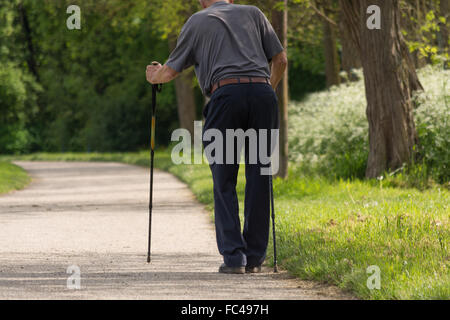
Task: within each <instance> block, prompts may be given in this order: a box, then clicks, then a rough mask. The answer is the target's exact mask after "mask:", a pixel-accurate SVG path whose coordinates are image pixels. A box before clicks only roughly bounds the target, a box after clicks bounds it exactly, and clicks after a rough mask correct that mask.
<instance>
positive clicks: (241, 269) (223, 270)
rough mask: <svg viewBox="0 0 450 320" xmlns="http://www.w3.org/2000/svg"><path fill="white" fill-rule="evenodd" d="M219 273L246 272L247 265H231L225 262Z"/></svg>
mask: <svg viewBox="0 0 450 320" xmlns="http://www.w3.org/2000/svg"><path fill="white" fill-rule="evenodd" d="M219 273H226V274H244V273H245V267H229V266H227V265H226V264H225V263H223V264H222V265H221V266H220V268H219Z"/></svg>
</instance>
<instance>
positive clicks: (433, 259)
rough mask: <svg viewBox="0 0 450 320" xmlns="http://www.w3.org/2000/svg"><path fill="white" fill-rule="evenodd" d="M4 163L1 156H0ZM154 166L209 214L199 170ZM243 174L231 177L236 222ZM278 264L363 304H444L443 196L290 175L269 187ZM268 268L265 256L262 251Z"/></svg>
mask: <svg viewBox="0 0 450 320" xmlns="http://www.w3.org/2000/svg"><path fill="white" fill-rule="evenodd" d="M2 158H3V159H5V160H8V159H10V158H9V157H0V160H1V159H2ZM20 159H28V160H63V161H71V160H83V161H121V162H125V163H131V164H137V165H144V166H148V164H149V155H148V152H141V153H124V154H117V153H116V154H75V153H70V154H35V155H29V156H22V157H20ZM156 166H157V167H159V168H161V169H164V170H167V171H169V172H171V173H173V174H174V175H176V176H177V177H179V178H180V179H181V180H182V181H184V182H186V183H187V184H188V185H189V186H190V188H191V189H192V191H193V192H194V194H195V195H196V196H197V198H198V199H199V201H201V202H202V203H204V204H206V206H207V207H208V209H210V210H212V209H213V206H214V204H213V195H212V180H211V175H210V171H209V168H208V166H207V165H191V166H187V165H181V166H175V165H173V164H172V162H171V160H170V155H169V153H168V152H167V151H160V152H157V154H156ZM244 182H245V181H244V168H242V170H241V172H240V174H239V184H238V195H239V200H240V208H241V216H242V211H243V200H244V197H243V195H244ZM274 187H275V206H276V223H277V237H278V252H279V263H280V265H281V266H282V267H283V268H285V269H287V270H289V271H290V272H291V273H292V274H294V275H295V276H297V277H299V278H302V279H312V280H318V281H323V282H328V283H333V284H336V285H337V286H339V287H340V288H342V289H344V290H348V291H351V292H352V293H354V294H355V295H356V296H358V297H360V298H363V299H449V298H450V273H449V268H450V253H449V247H448V246H449V239H450V230H449V216H450V215H449V213H450V210H449V203H450V192H449V191H448V190H447V189H446V188H441V187H439V186H436V187H433V188H430V189H427V190H425V191H419V190H417V189H400V188H393V187H386V186H384V185H383V184H381V182H374V181H359V180H355V181H351V182H350V181H342V180H341V181H334V182H331V181H330V180H327V179H324V178H321V177H318V176H316V177H314V176H305V175H304V174H303V173H302V172H301V170H299V169H295V168H294V169H291V171H290V176H289V179H287V180H280V179H276V180H275V181H274ZM268 253H269V257H268V258H269V262H270V261H271V259H272V257H271V254H272V250H271V248H269V250H268ZM372 265H376V266H378V267H379V268H380V270H381V289H380V290H376V289H375V290H369V289H368V288H367V285H366V283H367V279H368V277H369V276H370V275H369V274H367V273H366V270H367V268H368V267H369V266H372Z"/></svg>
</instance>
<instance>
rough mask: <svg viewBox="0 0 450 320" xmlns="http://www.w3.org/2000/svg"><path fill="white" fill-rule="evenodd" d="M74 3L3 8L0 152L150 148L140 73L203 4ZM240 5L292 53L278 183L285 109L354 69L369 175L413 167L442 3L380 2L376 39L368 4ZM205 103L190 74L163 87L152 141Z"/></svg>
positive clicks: (442, 49)
mask: <svg viewBox="0 0 450 320" xmlns="http://www.w3.org/2000/svg"><path fill="white" fill-rule="evenodd" d="M72 2H73V1H72ZM72 2H71V1H46V0H37V1H36V0H35V1H32V0H0V64H1V68H0V152H1V153H26V152H32V151H69V150H73V151H128V150H130V151H131V150H138V149H143V148H145V147H146V146H147V144H148V130H149V129H148V123H149V103H150V90H149V85H148V83H146V81H145V77H144V76H143V70H145V66H146V65H147V64H148V63H150V62H151V61H153V60H158V61H161V62H164V61H165V60H166V59H167V57H168V55H169V53H170V49H171V48H173V46H174V45H175V42H176V36H177V34H178V33H179V31H180V29H181V27H182V25H183V24H184V22H185V21H186V20H187V18H188V17H189V16H190V15H191V14H192V13H194V12H195V11H197V10H199V9H200V7H199V5H198V1H197V0H189V1H177V0H152V1H145V0H136V1H119V0H108V1H107V0H78V1H75V2H76V3H72ZM238 2H239V3H244V4H253V5H257V6H258V7H260V8H261V9H262V10H263V11H264V12H265V13H266V15H267V16H268V17H269V19H270V20H271V21H272V23H273V25H274V27H275V29H276V30H277V33H278V35H279V37H280V39H281V40H282V42H283V43H284V44H285V46H286V47H287V48H288V55H289V70H288V77H286V78H285V79H284V81H283V82H282V84H281V85H280V88H279V90H278V92H277V93H278V96H279V100H280V106H281V108H280V112H281V119H282V131H281V138H282V139H281V148H280V149H281V156H282V157H281V159H282V163H281V164H282V166H281V169H282V170H281V173H280V175H281V176H286V174H287V172H288V171H287V164H288V149H287V146H288V138H289V137H288V136H287V132H288V126H287V121H288V119H287V115H288V101H294V100H295V101H300V100H302V99H304V97H305V95H306V94H308V93H310V92H314V91H320V90H323V89H326V88H327V87H328V88H330V87H331V86H333V85H338V84H339V83H344V82H346V81H348V80H356V79H357V78H358V73H357V72H355V71H354V70H355V69H358V68H360V67H364V70H365V73H364V78H365V81H366V96H367V99H368V121H369V123H370V124H371V126H370V135H371V140H370V141H371V142H370V146H371V150H372V152H371V156H370V157H369V160H368V164H369V166H368V169H367V176H369V177H374V176H376V175H378V174H379V173H380V172H381V171H382V170H384V169H395V168H396V167H398V166H401V165H402V163H404V162H409V161H410V159H411V157H412V155H413V154H414V152H412V149H413V148H414V145H415V144H416V143H417V142H418V141H417V135H416V134H415V133H414V131H415V130H414V127H415V126H414V121H413V117H412V116H411V110H413V108H414V104H413V102H412V101H411V99H412V94H413V92H414V91H417V90H421V89H422V85H421V83H420V81H419V79H418V77H417V75H416V72H415V68H416V67H423V66H424V65H427V64H437V63H442V61H443V60H445V59H447V60H448V47H449V46H448V1H442V0H433V1H421V0H398V1H393V2H392V3H391V4H383V3H381V2H380V3H379V2H377V1H375V2H373V3H371V4H378V5H379V6H380V7H381V8H382V10H383V14H382V19H383V21H382V24H383V26H386V28H385V29H382V30H379V31H374V32H372V31H369V30H367V28H364V25H365V22H366V19H367V14H366V12H365V10H364V7H367V5H369V3H367V2H365V1H357V0H345V1H344V0H340V1H338V0H289V1H287V0H282V1H280V0H271V1H262V0H246V1H244V0H242V1H238ZM69 4H77V5H79V6H80V7H81V8H82V28H81V30H74V31H70V30H68V29H67V28H66V24H65V21H66V19H67V17H68V15H67V14H66V8H67V6H68V5H69ZM390 31H392V33H389V34H388V32H390ZM386 37H387V38H386ZM387 39H389V40H387ZM391 49H393V50H391ZM392 52H393V54H392ZM447 65H448V64H447ZM203 105H204V98H203V97H202V95H201V92H200V90H199V88H198V84H197V82H196V80H195V77H194V76H193V73H192V70H190V71H189V72H186V73H184V75H183V76H182V77H180V78H179V79H178V80H177V81H176V82H175V83H172V84H168V85H166V86H165V87H164V90H163V93H162V94H161V96H160V99H159V110H158V126H159V128H160V130H158V131H157V134H158V136H157V142H158V144H159V145H167V144H168V142H169V140H170V134H171V132H172V130H173V129H175V128H178V127H184V128H187V129H189V130H190V131H192V130H193V128H192V124H193V120H194V119H198V120H199V119H200V118H201V112H200V110H201V109H202V107H203ZM394 106H395V107H394ZM396 110H397V111H398V112H397V111H396ZM381 132H382V133H381ZM382 135H383V136H384V137H382ZM375 137H378V138H375ZM376 145H377V147H375V146H376ZM416 150H418V151H419V152H420V150H421V148H420V147H418V148H416ZM374 168H375V169H374Z"/></svg>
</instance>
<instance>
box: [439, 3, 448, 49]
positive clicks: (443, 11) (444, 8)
mask: <svg viewBox="0 0 450 320" xmlns="http://www.w3.org/2000/svg"><path fill="white" fill-rule="evenodd" d="M448 5H449V0H441V3H440V8H439V11H440V14H439V16H441V17H445V18H446V22H447V23H440V24H439V26H440V28H441V35H440V36H441V39H440V45H439V47H440V51H441V53H445V52H448V37H449V30H448V27H447V26H448V19H449V18H450V16H449V8H448Z"/></svg>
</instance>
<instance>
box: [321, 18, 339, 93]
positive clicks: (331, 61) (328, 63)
mask: <svg viewBox="0 0 450 320" xmlns="http://www.w3.org/2000/svg"><path fill="white" fill-rule="evenodd" d="M323 29H324V30H323V31H324V38H323V46H324V51H325V75H326V79H327V87H331V86H334V85H339V84H340V83H341V79H340V77H339V71H340V65H339V55H338V50H337V45H336V31H335V29H334V27H333V26H332V25H331V23H329V22H328V21H323Z"/></svg>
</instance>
